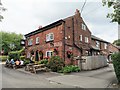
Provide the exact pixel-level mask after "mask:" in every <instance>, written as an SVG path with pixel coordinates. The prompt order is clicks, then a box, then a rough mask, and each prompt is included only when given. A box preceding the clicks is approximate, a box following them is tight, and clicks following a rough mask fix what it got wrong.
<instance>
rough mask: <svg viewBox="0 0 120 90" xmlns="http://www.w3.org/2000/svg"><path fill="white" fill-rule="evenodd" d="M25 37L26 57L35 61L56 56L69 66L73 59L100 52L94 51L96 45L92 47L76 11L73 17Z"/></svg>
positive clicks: (86, 29)
mask: <svg viewBox="0 0 120 90" xmlns="http://www.w3.org/2000/svg"><path fill="white" fill-rule="evenodd" d="M25 37H26V40H25V47H26V49H25V52H26V57H27V58H30V57H31V56H34V57H35V58H34V59H35V60H36V61H38V60H41V59H43V58H45V57H51V56H53V55H58V56H60V57H61V58H63V59H64V60H65V63H66V64H71V61H72V59H73V57H75V58H80V57H81V56H87V55H93V52H94V51H100V50H96V45H92V44H93V43H92V40H93V39H91V32H90V30H89V29H88V27H87V25H86V24H85V22H84V21H83V19H82V17H81V15H80V13H79V10H78V9H76V12H75V15H73V16H70V17H68V18H66V19H62V20H59V21H56V22H54V23H52V24H50V25H47V26H45V27H41V28H39V29H38V30H35V31H33V32H30V33H28V34H26V35H25ZM91 45H92V46H91ZM106 47H107V46H106ZM106 49H107V48H106ZM74 64H77V60H74Z"/></svg>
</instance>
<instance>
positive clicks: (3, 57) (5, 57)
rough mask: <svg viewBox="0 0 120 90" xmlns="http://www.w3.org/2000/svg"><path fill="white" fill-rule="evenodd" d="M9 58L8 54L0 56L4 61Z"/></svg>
mask: <svg viewBox="0 0 120 90" xmlns="http://www.w3.org/2000/svg"><path fill="white" fill-rule="evenodd" d="M7 58H8V56H0V60H2V61H6V60H7Z"/></svg>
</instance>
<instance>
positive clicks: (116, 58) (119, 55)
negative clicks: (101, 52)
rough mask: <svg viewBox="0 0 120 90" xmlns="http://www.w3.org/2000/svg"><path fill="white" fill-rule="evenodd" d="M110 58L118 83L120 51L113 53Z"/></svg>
mask: <svg viewBox="0 0 120 90" xmlns="http://www.w3.org/2000/svg"><path fill="white" fill-rule="evenodd" d="M112 60H113V65H114V70H115V73H116V77H117V79H118V83H120V52H119V53H115V54H113V55H112Z"/></svg>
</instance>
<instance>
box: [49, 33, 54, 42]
mask: <svg viewBox="0 0 120 90" xmlns="http://www.w3.org/2000/svg"><path fill="white" fill-rule="evenodd" d="M49 35H50V36H49V37H50V41H51V40H54V35H53V33H50V34H49Z"/></svg>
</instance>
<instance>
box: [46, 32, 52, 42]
mask: <svg viewBox="0 0 120 90" xmlns="http://www.w3.org/2000/svg"><path fill="white" fill-rule="evenodd" d="M51 35H52V38H51ZM53 40H54V34H53V33H49V34H46V42H48V41H53Z"/></svg>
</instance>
